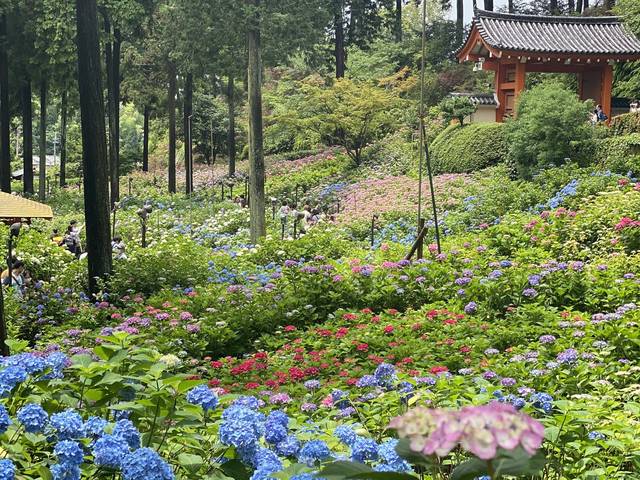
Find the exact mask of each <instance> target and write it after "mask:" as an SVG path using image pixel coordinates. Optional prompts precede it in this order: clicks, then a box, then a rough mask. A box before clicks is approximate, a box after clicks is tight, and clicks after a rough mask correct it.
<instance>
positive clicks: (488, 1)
mask: <svg viewBox="0 0 640 480" xmlns="http://www.w3.org/2000/svg"><path fill="white" fill-rule="evenodd" d="M484 9H485V10H488V11H490V12H493V0H484Z"/></svg>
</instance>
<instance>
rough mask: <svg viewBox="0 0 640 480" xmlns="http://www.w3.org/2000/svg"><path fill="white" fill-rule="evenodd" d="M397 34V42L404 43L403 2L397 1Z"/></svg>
mask: <svg viewBox="0 0 640 480" xmlns="http://www.w3.org/2000/svg"><path fill="white" fill-rule="evenodd" d="M395 15H396V18H395V23H396V24H395V34H396V42H401V41H402V0H396V10H395Z"/></svg>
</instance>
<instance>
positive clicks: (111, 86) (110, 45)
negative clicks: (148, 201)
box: [102, 11, 120, 206]
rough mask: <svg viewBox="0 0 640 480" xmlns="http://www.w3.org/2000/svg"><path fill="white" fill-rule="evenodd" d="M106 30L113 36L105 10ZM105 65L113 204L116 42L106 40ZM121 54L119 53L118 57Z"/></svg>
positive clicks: (115, 194) (115, 183)
mask: <svg viewBox="0 0 640 480" xmlns="http://www.w3.org/2000/svg"><path fill="white" fill-rule="evenodd" d="M102 15H103V17H104V31H105V33H106V34H107V36H111V21H110V20H109V15H108V14H107V12H106V11H103V14H102ZM104 49H105V65H106V69H107V115H108V117H109V179H110V186H111V205H112V206H113V204H114V203H115V202H117V201H118V193H119V192H118V190H119V188H118V187H119V176H118V174H119V172H118V170H119V168H118V137H117V133H118V126H117V122H118V120H117V117H118V115H117V108H116V91H115V84H116V81H115V63H116V62H115V42H111V41H109V42H105V45H104ZM119 56H120V55H119V54H118V57H119Z"/></svg>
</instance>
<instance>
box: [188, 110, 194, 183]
mask: <svg viewBox="0 0 640 480" xmlns="http://www.w3.org/2000/svg"><path fill="white" fill-rule="evenodd" d="M191 117H193V115H189V117H187V126H188V127H189V138H188V142H189V143H188V146H189V193H190V194H191V193H193V145H192V142H191Z"/></svg>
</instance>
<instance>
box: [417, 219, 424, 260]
mask: <svg viewBox="0 0 640 480" xmlns="http://www.w3.org/2000/svg"><path fill="white" fill-rule="evenodd" d="M424 223H425V221H424V218H421V219H420V221H419V222H418V226H419V228H418V231H419V232H421V231H422V230H423V229H424ZM417 255H418V260H420V259H422V258H423V257H424V236H422V237H420V241H419V243H418V251H417Z"/></svg>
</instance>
